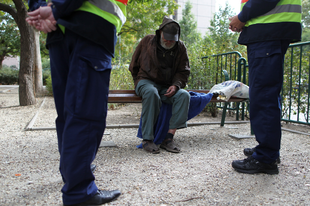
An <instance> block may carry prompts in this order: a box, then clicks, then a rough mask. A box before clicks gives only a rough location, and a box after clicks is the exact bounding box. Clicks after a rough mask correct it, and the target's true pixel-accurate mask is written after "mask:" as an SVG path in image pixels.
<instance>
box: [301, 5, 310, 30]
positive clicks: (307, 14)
mask: <svg viewBox="0 0 310 206" xmlns="http://www.w3.org/2000/svg"><path fill="white" fill-rule="evenodd" d="M302 24H303V27H304V28H310V1H309V0H302Z"/></svg>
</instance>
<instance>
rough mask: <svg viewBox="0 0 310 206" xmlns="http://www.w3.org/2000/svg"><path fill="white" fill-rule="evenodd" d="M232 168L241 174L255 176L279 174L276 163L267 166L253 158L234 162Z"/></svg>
mask: <svg viewBox="0 0 310 206" xmlns="http://www.w3.org/2000/svg"><path fill="white" fill-rule="evenodd" d="M231 165H232V167H233V168H234V169H235V170H236V171H237V172H241V173H247V174H255V173H266V174H278V173H279V170H278V165H277V164H276V163H275V162H274V163H271V164H266V163H262V162H259V161H258V160H256V159H254V158H253V157H252V156H249V157H248V158H246V159H244V160H235V161H233V162H232V164H231Z"/></svg>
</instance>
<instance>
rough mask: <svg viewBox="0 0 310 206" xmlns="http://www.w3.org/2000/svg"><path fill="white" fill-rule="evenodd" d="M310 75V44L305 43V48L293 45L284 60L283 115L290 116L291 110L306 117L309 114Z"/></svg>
mask: <svg viewBox="0 0 310 206" xmlns="http://www.w3.org/2000/svg"><path fill="white" fill-rule="evenodd" d="M301 48H302V50H301ZM309 75H310V43H305V44H304V45H303V47H299V46H294V45H291V46H290V48H289V49H288V51H287V52H286V55H285V60H284V77H283V78H284V79H283V87H282V108H284V109H283V112H282V114H283V115H288V113H289V110H291V112H292V111H295V112H296V113H304V114H305V116H306V115H307V114H308V113H309V111H308V109H309V108H308V107H309V105H308V101H309V85H310V82H309V81H310V79H309ZM297 110H299V111H297Z"/></svg>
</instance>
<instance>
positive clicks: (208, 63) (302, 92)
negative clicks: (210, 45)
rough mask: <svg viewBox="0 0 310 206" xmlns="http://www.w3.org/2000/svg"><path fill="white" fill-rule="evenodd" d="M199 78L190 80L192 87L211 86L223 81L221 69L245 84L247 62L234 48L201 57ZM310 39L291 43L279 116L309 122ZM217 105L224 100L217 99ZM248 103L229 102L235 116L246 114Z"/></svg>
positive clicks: (202, 87)
mask: <svg viewBox="0 0 310 206" xmlns="http://www.w3.org/2000/svg"><path fill="white" fill-rule="evenodd" d="M202 60H203V69H202V70H200V71H201V72H202V73H200V74H199V75H200V78H201V79H200V80H199V81H197V79H196V78H195V82H194V81H193V82H190V83H189V84H190V85H191V86H192V87H193V88H201V89H210V88H211V87H212V86H213V85H215V84H218V83H221V82H223V81H225V76H224V73H223V70H226V71H227V72H228V74H229V79H230V80H236V81H240V82H243V83H244V84H247V85H248V64H247V61H246V59H245V58H244V57H242V56H241V54H240V53H239V52H237V51H233V52H228V53H223V54H216V55H212V56H206V57H202ZM309 91H310V42H302V43H297V44H291V45H290V46H289V49H288V51H287V53H286V56H285V61H284V76H283V89H282V92H281V96H282V120H283V121H287V122H295V123H300V124H307V125H310V114H309V112H310V94H309ZM217 106H218V107H224V104H223V103H222V104H221V103H218V104H217ZM247 108H248V104H247V103H241V104H240V103H229V104H228V110H231V111H235V114H236V120H239V118H241V119H242V120H244V118H245V116H247V115H248V113H247V112H248V109H247Z"/></svg>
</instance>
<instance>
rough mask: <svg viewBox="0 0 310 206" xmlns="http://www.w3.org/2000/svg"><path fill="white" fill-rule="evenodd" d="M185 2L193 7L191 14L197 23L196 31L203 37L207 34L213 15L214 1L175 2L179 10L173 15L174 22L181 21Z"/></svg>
mask: <svg viewBox="0 0 310 206" xmlns="http://www.w3.org/2000/svg"><path fill="white" fill-rule="evenodd" d="M187 1H189V2H190V3H191V4H192V6H193V8H192V14H194V16H195V19H196V21H197V30H198V31H199V32H200V33H201V34H202V35H203V36H204V35H205V34H206V33H207V32H209V30H208V28H209V27H210V20H211V19H212V18H213V15H214V13H215V3H216V2H215V0H176V2H177V4H179V8H178V10H177V11H176V12H175V15H174V19H175V20H176V21H181V19H182V10H184V8H185V4H186V2H187Z"/></svg>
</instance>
